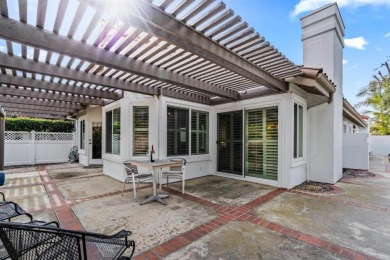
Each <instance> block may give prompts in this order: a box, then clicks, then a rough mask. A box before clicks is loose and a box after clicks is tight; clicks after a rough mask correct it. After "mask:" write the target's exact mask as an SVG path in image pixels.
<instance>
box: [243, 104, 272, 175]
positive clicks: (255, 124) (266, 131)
mask: <svg viewBox="0 0 390 260" xmlns="http://www.w3.org/2000/svg"><path fill="white" fill-rule="evenodd" d="M245 124H246V134H245V137H246V140H245V141H246V142H245V157H246V158H245V175H246V176H251V177H257V178H264V179H270V180H277V179H278V107H269V108H263V109H254V110H247V111H245Z"/></svg>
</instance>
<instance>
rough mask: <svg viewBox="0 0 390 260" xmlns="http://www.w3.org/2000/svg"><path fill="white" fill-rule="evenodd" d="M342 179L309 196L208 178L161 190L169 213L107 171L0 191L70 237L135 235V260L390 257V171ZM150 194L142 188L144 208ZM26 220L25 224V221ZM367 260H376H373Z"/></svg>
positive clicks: (30, 181)
mask: <svg viewBox="0 0 390 260" xmlns="http://www.w3.org/2000/svg"><path fill="white" fill-rule="evenodd" d="M370 163H371V166H372V168H373V171H374V172H376V173H377V174H376V177H374V178H358V179H346V180H341V181H340V182H339V183H337V184H336V187H337V188H338V190H340V191H342V192H339V194H326V195H325V194H321V195H318V194H310V193H304V192H298V191H296V190H284V189H277V188H273V187H269V186H265V185H260V184H254V183H248V182H243V181H239V180H233V179H227V178H223V177H217V176H208V177H204V178H198V179H193V180H188V181H186V194H185V195H182V194H181V192H180V191H181V190H180V189H181V185H180V184H179V183H175V184H171V185H170V186H169V189H166V188H164V191H165V192H168V193H169V195H170V197H169V198H168V199H167V200H166V202H167V205H165V206H164V205H161V204H158V203H150V204H146V205H143V206H140V205H139V202H135V201H134V199H133V192H132V190H131V185H127V186H126V190H125V193H124V195H123V196H122V195H121V193H122V185H123V184H122V183H121V182H119V181H116V180H113V179H111V178H110V177H108V176H105V175H103V173H102V169H101V168H95V169H84V168H83V167H82V166H81V165H78V164H58V165H47V166H39V167H28V168H19V169H11V170H7V171H6V185H4V186H3V187H2V188H1V190H2V191H3V192H4V193H5V195H6V198H7V200H12V201H15V202H17V203H19V204H20V205H21V206H22V207H23V208H25V209H26V210H27V211H29V212H31V213H32V215H33V216H34V218H35V219H37V220H44V221H52V220H57V221H59V222H60V224H61V226H62V227H64V228H70V229H79V230H88V231H93V232H101V233H105V234H113V233H115V232H117V231H119V230H121V229H128V230H131V231H132V232H133V234H132V235H131V239H133V240H135V242H136V253H135V255H136V256H135V257H134V258H135V259H161V258H166V259H345V258H347V259H371V258H372V259H374V258H378V259H389V258H390V218H389V216H390V215H389V214H390V173H385V172H379V171H378V169H379V170H382V171H386V169H388V168H389V167H388V165H387V161H386V160H383V158H380V157H379V158H378V157H376V158H371V160H370ZM149 193H151V185H149V184H143V185H141V186H140V188H139V190H138V192H137V194H138V198H139V201H141V200H142V199H143V198H144V196H145V195H147V194H149ZM19 221H25V219H19ZM370 257H371V258H370Z"/></svg>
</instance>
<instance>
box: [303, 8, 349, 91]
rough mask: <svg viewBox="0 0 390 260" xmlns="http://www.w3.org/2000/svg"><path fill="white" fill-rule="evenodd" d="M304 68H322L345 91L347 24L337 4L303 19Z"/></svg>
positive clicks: (320, 9)
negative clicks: (344, 64)
mask: <svg viewBox="0 0 390 260" xmlns="http://www.w3.org/2000/svg"><path fill="white" fill-rule="evenodd" d="M301 27H302V43H303V64H304V65H305V66H313V67H320V68H323V69H324V71H325V73H326V74H327V75H328V77H329V78H330V79H331V80H333V81H334V82H335V84H336V86H337V88H338V89H341V88H342V78H343V48H344V41H343V37H344V31H345V27H344V23H343V20H342V18H341V15H340V10H339V8H338V6H337V4H336V3H332V4H328V5H325V6H323V7H321V8H319V9H317V10H315V11H313V12H312V13H310V14H309V15H307V16H305V17H303V18H301Z"/></svg>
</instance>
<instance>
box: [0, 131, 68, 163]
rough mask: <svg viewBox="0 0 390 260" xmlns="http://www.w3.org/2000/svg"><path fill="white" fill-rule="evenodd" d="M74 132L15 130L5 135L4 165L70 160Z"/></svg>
mask: <svg viewBox="0 0 390 260" xmlns="http://www.w3.org/2000/svg"><path fill="white" fill-rule="evenodd" d="M74 145H75V134H74V133H51V132H35V131H31V132H13V131H6V132H5V135H4V165H5V166H9V165H34V164H39V163H60V162H67V161H68V153H69V151H70V148H72V146H74Z"/></svg>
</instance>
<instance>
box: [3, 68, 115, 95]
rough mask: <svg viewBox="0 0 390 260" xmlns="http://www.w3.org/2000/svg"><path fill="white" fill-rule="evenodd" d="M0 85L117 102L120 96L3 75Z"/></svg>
mask: <svg viewBox="0 0 390 260" xmlns="http://www.w3.org/2000/svg"><path fill="white" fill-rule="evenodd" d="M1 83H2V84H6V85H14V86H22V87H27V88H34V89H42V90H49V91H54V92H63V93H70V94H76V95H82V96H90V97H98V98H107V99H113V100H118V99H120V98H121V95H119V94H118V93H116V92H112V91H102V90H97V89H90V88H85V87H78V86H74V85H73V86H72V85H66V84H59V83H54V82H48V81H41V80H34V79H30V78H23V77H17V76H11V75H4V74H3V75H1V76H0V84H1Z"/></svg>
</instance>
